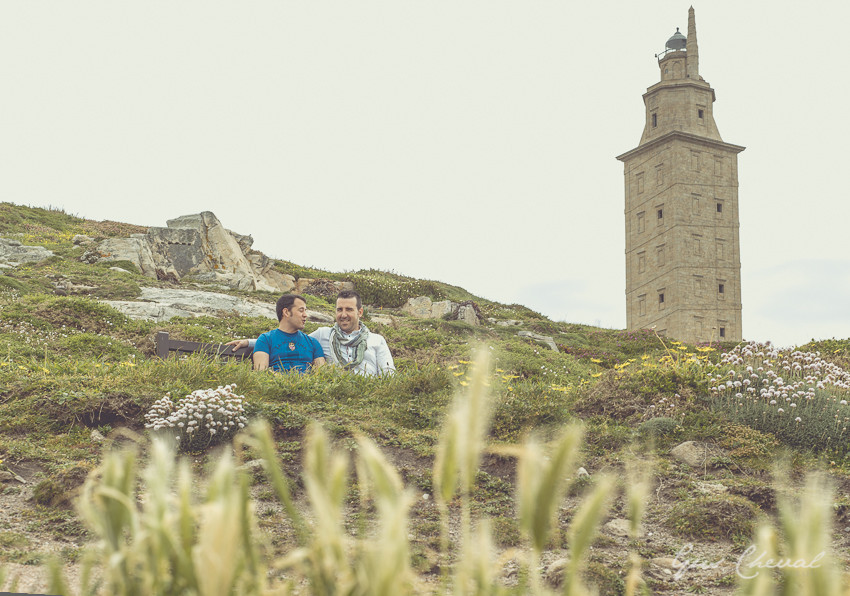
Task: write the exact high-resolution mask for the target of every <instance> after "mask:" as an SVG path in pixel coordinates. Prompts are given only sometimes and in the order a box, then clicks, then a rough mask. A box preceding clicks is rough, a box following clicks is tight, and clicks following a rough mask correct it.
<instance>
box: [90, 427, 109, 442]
mask: <svg viewBox="0 0 850 596" xmlns="http://www.w3.org/2000/svg"><path fill="white" fill-rule="evenodd" d="M89 436H90V437H91V440H92V443H103V442H104V441H105V440H106V437H104V436H103V434H102V433H101V432H100V431H99V430H97V429H94V430H92V431H91V434H90V435H89Z"/></svg>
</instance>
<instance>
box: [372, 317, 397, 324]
mask: <svg viewBox="0 0 850 596" xmlns="http://www.w3.org/2000/svg"><path fill="white" fill-rule="evenodd" d="M369 323H370V324H372V323H377V324H378V325H393V324H394V323H395V317H391V316H389V315H369Z"/></svg>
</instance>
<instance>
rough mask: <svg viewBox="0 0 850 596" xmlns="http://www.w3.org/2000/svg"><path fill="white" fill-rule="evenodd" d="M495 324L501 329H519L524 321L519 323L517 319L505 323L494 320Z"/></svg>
mask: <svg viewBox="0 0 850 596" xmlns="http://www.w3.org/2000/svg"><path fill="white" fill-rule="evenodd" d="M493 322H494V323H496V325H498V326H499V327H518V326H520V325H522V321H517V320H515V319H507V320H505V321H497V320H496V319H493Z"/></svg>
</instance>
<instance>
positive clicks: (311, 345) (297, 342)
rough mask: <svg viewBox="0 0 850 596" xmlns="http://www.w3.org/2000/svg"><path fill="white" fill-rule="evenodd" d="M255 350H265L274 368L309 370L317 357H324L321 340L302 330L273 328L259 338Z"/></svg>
mask: <svg viewBox="0 0 850 596" xmlns="http://www.w3.org/2000/svg"><path fill="white" fill-rule="evenodd" d="M254 351H255V352H265V353H266V354H268V355H269V366H270V367H271V368H273V369H274V370H290V369H293V368H294V369H295V370H298V371H300V372H305V371H307V370H308V369H309V368H310V366H311V365H312V364H313V360H315V359H316V358H324V357H325V354H324V352H322V345H321V344H320V343H319V341H318V340H317V339H315V338H313V337H310V336H309V335H306V334H305V333H303V332H301V331H296V332H295V333H284V332H283V331H281V330H280V329H272V330H271V331H267V332H265V333H263V334H262V335H261V336H260V337H259V338H257V343H256V344H255V345H254Z"/></svg>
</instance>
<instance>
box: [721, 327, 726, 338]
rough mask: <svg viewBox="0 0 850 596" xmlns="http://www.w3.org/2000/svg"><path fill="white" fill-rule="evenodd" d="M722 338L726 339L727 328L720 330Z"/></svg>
mask: <svg viewBox="0 0 850 596" xmlns="http://www.w3.org/2000/svg"><path fill="white" fill-rule="evenodd" d="M720 337H726V327H721V328H720Z"/></svg>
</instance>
